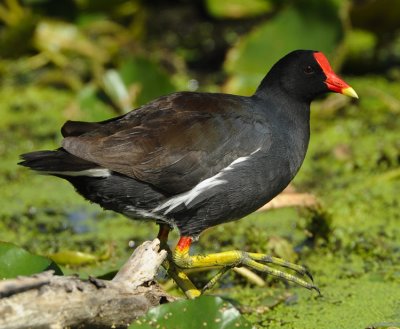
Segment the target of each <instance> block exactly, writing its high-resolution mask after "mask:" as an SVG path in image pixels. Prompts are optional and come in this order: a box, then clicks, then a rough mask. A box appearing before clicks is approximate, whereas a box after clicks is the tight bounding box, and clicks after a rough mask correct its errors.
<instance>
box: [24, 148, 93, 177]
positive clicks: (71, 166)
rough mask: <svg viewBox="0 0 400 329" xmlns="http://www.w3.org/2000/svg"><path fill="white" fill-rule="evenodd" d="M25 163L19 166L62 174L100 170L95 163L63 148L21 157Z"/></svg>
mask: <svg viewBox="0 0 400 329" xmlns="http://www.w3.org/2000/svg"><path fill="white" fill-rule="evenodd" d="M21 159H22V160H23V161H21V162H19V163H18V164H19V165H21V166H24V167H28V168H31V169H33V170H36V171H39V172H43V173H48V174H56V175H57V174H62V172H81V171H85V170H90V169H96V168H100V167H99V166H98V165H96V164H95V163H93V162H90V161H86V160H83V159H81V158H78V157H76V156H75V155H72V154H70V153H68V152H67V151H65V150H64V149H63V148H60V149H58V150H54V151H36V152H31V153H25V154H22V155H21Z"/></svg>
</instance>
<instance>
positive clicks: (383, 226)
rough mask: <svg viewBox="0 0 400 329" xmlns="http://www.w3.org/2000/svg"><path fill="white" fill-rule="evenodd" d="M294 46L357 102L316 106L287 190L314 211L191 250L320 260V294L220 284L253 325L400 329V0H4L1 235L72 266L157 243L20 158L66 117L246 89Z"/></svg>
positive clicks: (54, 141)
mask: <svg viewBox="0 0 400 329" xmlns="http://www.w3.org/2000/svg"><path fill="white" fill-rule="evenodd" d="M298 48H303V49H307V48H308V49H318V50H322V51H324V52H325V53H326V55H327V56H328V57H329V59H330V61H331V62H332V63H333V65H334V67H335V70H336V71H337V72H341V73H342V75H343V76H344V77H345V80H346V81H348V82H349V83H350V84H351V85H352V87H353V88H354V89H355V90H356V91H357V93H358V94H359V96H360V100H359V101H353V100H350V99H348V98H345V97H344V96H342V95H329V96H328V97H326V98H324V99H321V100H319V101H317V102H315V103H314V104H313V105H312V123H311V125H312V138H311V143H310V148H309V152H308V155H307V158H306V160H305V162H304V165H303V167H302V169H301V171H300V173H299V175H298V176H297V177H296V179H295V181H294V186H295V187H296V189H297V190H298V191H303V192H308V193H313V194H314V195H316V196H317V198H318V200H319V201H320V203H321V205H320V207H319V208H318V209H317V210H312V211H311V210H305V209H300V210H298V209H281V210H274V211H269V212H266V213H255V214H252V215H250V216H248V217H247V218H245V219H243V220H241V221H239V222H236V223H231V224H226V225H223V226H219V227H215V228H213V229H210V230H208V231H207V232H205V233H204V234H203V236H202V237H201V239H200V242H199V243H198V244H197V245H196V248H195V251H196V252H210V251H218V250H229V249H244V250H251V251H257V252H266V253H271V254H274V255H276V256H278V257H283V258H286V259H289V260H292V261H296V262H299V263H301V264H306V265H307V266H308V267H309V268H310V269H311V272H312V273H313V275H314V278H315V281H316V283H317V284H318V286H319V287H320V289H321V290H322V293H323V297H317V296H316V295H315V294H314V293H312V292H309V291H306V290H304V289H302V288H299V287H296V286H293V285H286V284H284V283H282V282H280V281H277V280H274V279H273V278H265V279H266V283H267V285H266V286H264V287H257V286H254V285H252V284H251V283H249V282H246V280H244V279H243V278H242V277H240V276H238V275H237V274H234V273H233V272H232V273H230V274H229V275H227V276H226V277H225V278H224V280H223V281H222V283H221V284H220V285H219V286H218V287H217V289H215V290H213V291H212V294H218V295H220V296H224V297H229V298H231V299H232V300H233V301H234V303H235V305H236V307H237V308H238V309H239V310H240V311H241V312H242V313H243V314H244V316H245V317H246V318H247V319H249V320H250V321H251V322H252V323H253V325H254V326H256V327H257V328H311V329H312V328H326V329H329V328H332V329H334V328H335V329H336V328H349V329H350V328H352V329H353V328H389V327H400V210H399V206H400V204H399V195H400V168H399V163H400V1H398V0H380V1H373V0H365V1H356V0H354V1H345V0H343V1H341V0H328V1H317V0H300V1H289V0H285V1H278V0H248V1H244V0H197V1H184V0H180V1H179V0H175V1H161V0H160V1H139V0H131V1H128V0H116V1H106V0H101V1H95V0H75V1H73V0H60V1H50V0H24V1H17V0H5V1H3V2H2V3H1V4H0V159H1V161H0V202H1V203H0V241H4V242H11V243H13V244H16V245H19V246H22V247H24V248H25V249H27V250H28V251H30V252H32V253H35V254H39V255H43V256H50V257H51V258H52V259H54V260H55V261H56V262H57V263H58V264H59V265H60V266H61V268H62V270H63V271H64V273H79V274H80V275H82V276H83V277H85V276H87V275H89V274H91V275H105V274H107V273H110V272H112V271H115V270H117V269H118V267H119V266H120V265H121V264H122V263H123V262H124V260H125V259H126V258H127V257H128V255H129V253H130V252H131V250H130V249H129V248H128V241H130V240H133V241H135V242H136V243H137V244H140V243H141V242H142V241H144V240H147V239H153V238H154V237H155V235H156V232H157V227H156V225H154V224H152V223H140V222H133V221H130V220H128V219H126V218H124V217H122V216H120V215H117V214H114V213H111V212H104V211H102V210H101V209H100V208H99V207H98V206H96V205H91V204H89V203H87V202H85V201H84V200H83V199H82V198H80V197H79V196H78V195H77V194H76V193H75V192H74V191H73V188H72V187H71V186H69V185H68V184H67V183H66V182H64V181H61V180H60V179H57V178H53V177H45V176H38V175H34V174H33V173H32V172H29V171H28V170H26V169H24V168H20V167H18V166H17V162H18V157H19V154H21V153H25V152H30V151H34V150H39V149H53V148H56V147H57V146H58V145H59V143H60V140H61V136H60V133H59V129H60V127H61V125H62V124H63V122H65V121H66V120H69V119H71V120H93V121H96V120H103V119H106V118H109V117H111V116H115V115H117V114H120V113H124V112H126V111H128V110H129V109H132V108H135V107H137V106H140V105H141V104H143V103H145V102H147V101H149V100H151V99H152V98H155V97H157V96H161V95H163V94H166V93H169V92H173V91H176V90H199V91H223V92H229V93H238V94H245V95H249V94H251V93H252V92H253V91H254V90H255V88H256V86H257V84H258V82H259V81H260V80H261V79H262V77H263V76H264V75H265V73H266V72H267V70H268V69H269V67H270V66H271V65H272V64H273V63H274V62H275V61H276V60H277V59H279V58H280V57H281V56H283V55H284V54H286V53H287V52H289V51H291V50H294V49H298ZM176 238H177V235H176V233H175V235H174V236H173V237H172V239H171V243H173V242H174V239H176ZM7 248H8V247H7ZM7 248H6V249H7ZM0 249H1V248H0ZM3 249H4V248H3ZM0 264H1V262H0ZM0 271H1V269H0ZM193 277H194V279H195V281H196V282H197V283H199V284H201V283H203V282H206V281H207V274H205V273H193ZM160 282H164V284H165V286H166V288H167V289H170V291H171V292H172V293H176V294H179V292H178V291H176V290H175V288H174V286H173V284H171V283H170V282H169V281H168V280H167V279H166V278H165V276H164V275H160Z"/></svg>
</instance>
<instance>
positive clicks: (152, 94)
mask: <svg viewBox="0 0 400 329" xmlns="http://www.w3.org/2000/svg"><path fill="white" fill-rule="evenodd" d="M118 72H119V73H120V75H121V78H122V80H123V81H124V83H125V85H126V86H127V89H128V91H130V90H131V89H132V87H135V86H137V87H136V88H134V89H138V91H137V92H138V95H137V99H136V103H137V104H135V105H142V104H145V103H147V102H149V101H151V100H152V99H154V98H156V97H159V96H162V95H166V94H169V93H171V92H174V91H175V87H174V85H173V84H172V82H171V80H170V79H169V77H168V75H167V74H166V73H165V72H163V71H162V70H160V68H159V65H158V64H157V63H154V62H152V61H150V60H148V59H146V58H141V57H136V58H131V59H128V60H126V61H123V62H122V63H121V65H120V66H119V68H118Z"/></svg>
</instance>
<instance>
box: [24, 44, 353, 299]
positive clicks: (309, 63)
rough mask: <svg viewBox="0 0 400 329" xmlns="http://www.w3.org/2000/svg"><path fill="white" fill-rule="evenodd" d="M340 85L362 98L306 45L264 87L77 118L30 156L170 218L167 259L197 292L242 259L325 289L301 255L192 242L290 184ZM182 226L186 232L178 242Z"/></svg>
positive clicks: (43, 170)
mask: <svg viewBox="0 0 400 329" xmlns="http://www.w3.org/2000/svg"><path fill="white" fill-rule="evenodd" d="M328 92H336V93H341V94H343V95H347V96H350V97H354V98H358V95H357V93H356V92H355V90H354V89H353V88H352V87H350V86H349V85H348V84H347V83H346V82H345V81H344V80H342V79H341V78H340V77H339V76H338V75H337V74H335V72H334V71H333V69H332V68H331V65H330V64H329V61H328V59H327V58H326V56H325V55H324V54H323V53H322V52H320V51H315V50H295V51H292V52H290V53H289V54H287V55H285V56H284V57H282V58H281V59H280V60H278V61H277V62H276V63H275V64H274V65H273V66H272V67H271V69H270V70H269V72H268V73H267V75H266V76H265V77H264V79H263V80H262V81H261V83H260V85H259V86H258V88H257V89H256V91H255V93H254V94H253V95H252V96H238V95H231V94H224V93H202V92H188V91H183V92H175V93H172V94H169V95H165V96H161V97H159V98H157V99H155V100H153V101H151V102H149V103H147V104H145V105H143V106H141V107H139V108H137V109H134V110H132V111H130V112H128V113H126V114H124V115H121V116H118V117H115V118H111V119H109V120H106V121H101V122H82V121H67V122H66V123H65V124H64V125H63V126H62V128H61V134H62V136H63V140H62V143H61V146H60V147H59V148H58V149H55V150H44V151H35V152H30V153H26V154H22V155H21V159H22V161H21V162H20V163H19V164H20V165H22V166H25V167H29V168H31V169H32V170H34V171H36V172H38V173H40V174H47V175H53V176H57V177H60V178H63V179H65V180H67V181H68V182H69V183H71V184H72V185H73V186H74V187H75V189H76V191H77V192H78V193H79V194H81V195H82V196H83V197H84V198H86V199H87V200H89V201H91V202H93V203H96V204H99V205H100V206H101V207H103V208H104V209H106V210H112V211H115V212H118V213H121V214H123V215H125V216H127V217H128V218H130V219H134V220H150V221H155V222H156V223H158V224H159V233H158V238H159V239H160V241H161V243H162V244H163V245H164V247H165V248H166V249H167V248H168V251H169V253H168V254H169V257H168V260H167V261H166V263H165V266H166V268H167V270H168V273H169V274H170V275H171V276H172V277H173V279H174V280H175V281H176V282H177V284H178V286H179V287H180V288H181V289H182V290H183V291H184V293H185V294H186V296H187V297H188V298H195V297H197V296H199V295H201V294H202V293H203V292H204V291H205V290H207V289H210V288H212V287H213V286H214V285H215V283H216V282H217V281H218V280H219V278H220V277H221V276H222V275H223V274H224V273H225V272H226V271H228V270H229V269H231V268H233V267H235V266H246V267H248V268H250V269H253V270H256V271H261V272H264V273H266V274H267V275H273V276H277V277H279V278H282V279H285V280H288V281H292V282H294V283H297V284H299V285H301V286H303V287H305V288H307V289H310V290H312V289H314V290H316V291H318V292H319V289H318V287H317V286H316V285H315V284H314V282H313V278H312V276H311V274H310V272H309V271H308V270H307V269H306V268H305V267H303V266H301V265H297V264H293V263H289V262H288V261H286V260H283V259H280V258H277V257H272V256H270V255H266V254H260V253H250V252H245V251H240V250H233V251H224V252H216V253H213V254H206V255H192V254H191V253H190V247H191V245H192V243H193V242H195V241H196V240H197V239H198V238H199V236H200V234H201V233H202V232H203V231H204V230H205V229H208V228H210V227H213V226H216V225H219V224H223V223H226V222H229V221H235V220H239V219H241V218H243V217H245V216H246V215H248V214H250V213H252V212H254V211H255V210H257V209H258V208H260V207H261V206H262V205H264V204H265V203H267V202H268V201H270V200H271V199H273V198H274V197H275V196H276V195H278V194H279V193H280V192H281V191H282V190H283V189H285V187H286V186H287V185H288V184H289V183H290V182H291V181H292V179H293V178H294V177H295V175H296V174H297V172H298V170H299V169H300V167H301V165H302V163H303V160H304V158H305V155H306V152H307V147H308V144H309V140H310V104H311V102H312V101H313V100H314V99H315V98H317V97H319V96H320V95H323V94H325V93H328ZM173 228H177V229H178V231H179V234H180V238H179V241H178V243H177V244H176V246H175V248H174V249H173V250H171V249H169V247H168V246H167V240H168V233H169V232H170V230H171V229H173ZM271 265H272V266H271ZM207 267H217V268H219V269H220V271H219V272H218V273H217V275H215V277H213V278H212V279H211V280H210V282H209V283H208V284H206V285H205V286H204V287H203V288H202V289H199V288H197V287H196V286H195V285H194V284H193V283H192V282H191V280H190V278H189V277H188V276H187V274H186V273H185V270H187V269H190V268H207ZM276 267H283V268H288V269H289V270H292V271H294V272H295V274H291V272H290V271H289V272H285V271H283V270H280V269H278V268H276ZM304 276H306V277H308V278H305V277H304Z"/></svg>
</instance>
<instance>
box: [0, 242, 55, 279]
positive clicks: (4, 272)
mask: <svg viewBox="0 0 400 329" xmlns="http://www.w3.org/2000/svg"><path fill="white" fill-rule="evenodd" d="M46 270H54V271H55V272H56V274H62V272H61V270H60V268H59V267H58V266H57V265H56V264H55V263H54V262H52V261H51V260H50V259H48V258H46V257H42V256H38V255H34V254H31V253H29V252H28V251H26V250H25V249H23V248H20V247H18V246H16V245H14V244H12V243H8V242H0V278H2V279H10V278H14V277H16V276H19V275H32V274H35V273H40V272H43V271H46Z"/></svg>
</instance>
